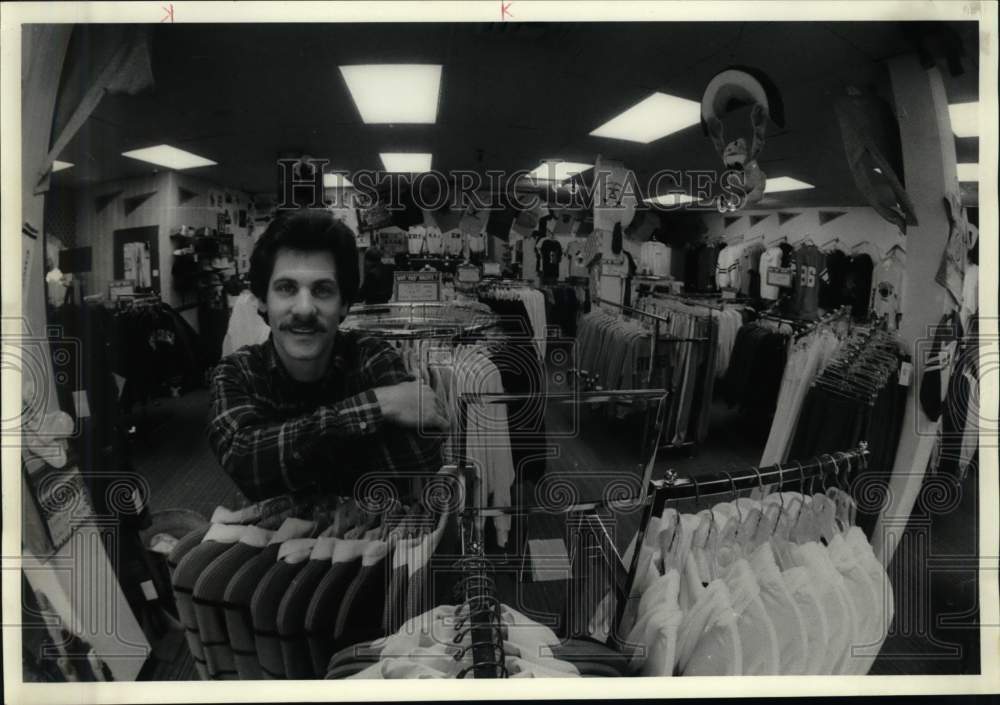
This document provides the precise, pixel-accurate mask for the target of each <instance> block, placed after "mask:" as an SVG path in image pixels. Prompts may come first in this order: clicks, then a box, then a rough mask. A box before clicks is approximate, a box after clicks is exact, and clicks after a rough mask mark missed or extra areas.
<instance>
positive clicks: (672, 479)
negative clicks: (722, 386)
mask: <svg viewBox="0 0 1000 705" xmlns="http://www.w3.org/2000/svg"><path fill="white" fill-rule="evenodd" d="M868 455H869V450H868V443H866V442H865V441H861V442H860V443H858V446H857V447H856V448H854V449H852V450H849V451H842V452H837V453H834V454H824V455H821V456H819V457H815V458H812V459H811V460H808V461H806V462H804V463H802V462H798V461H792V462H789V463H784V464H781V463H779V464H776V465H771V466H769V467H765V468H756V467H754V468H750V470H749V471H744V472H742V473H738V474H734V473H714V474H711V475H705V476H703V477H700V478H697V479H696V478H693V477H679V476H677V475H676V474H675V473H673V472H668V473H667V476H666V477H665V478H664V479H662V480H655V481H651V482H650V484H649V486H648V489H647V491H646V492H645V496H644V498H643V500H644V502H645V504H646V506H645V508H644V509H643V512H642V516H641V519H640V521H639V529H638V532H637V534H636V539H635V550H634V551H633V553H632V560H631V563H630V565H629V568H628V577H627V580H626V592H625V599H624V600H621V601H619V603H618V606H617V609H616V612H615V620H614V623H613V625H612V627H613V628H612V630H611V635H612V636H611V638H612V639H615V638H617V634H618V629H619V626H620V625H621V623H622V619H623V618H624V616H625V610H626V607H627V603H628V599H629V597H630V596H631V594H632V588H633V586H634V585H635V580H636V574H637V572H638V568H639V548H640V547H641V546H642V545H643V542H644V541H645V538H646V530H647V529H648V527H649V521H650V519H651V518H652V517H654V516H659V515H660V514H661V513H662V512H663V509H664V507H665V506H666V503H667V502H674V501H679V500H683V499H696V500H700V499H701V498H702V497H709V496H713V495H721V494H726V495H730V496H733V497H734V498H735V495H736V494H737V493H738V492H742V491H745V490H756V489H762V488H764V487H765V486H773V487H775V489H777V490H778V491H780V490H782V489H783V488H785V487H787V486H788V485H789V484H791V483H796V482H801V483H803V484H804V483H805V482H806V481H807V480H812V479H815V478H817V477H820V478H825V477H826V475H827V473H828V472H829V471H833V472H834V473H835V474H836V475H837V476H838V477H839V475H840V472H842V471H844V464H845V463H846V468H847V472H848V474H850V471H851V470H853V469H863V468H864V467H865V463H866V462H867V458H868Z"/></svg>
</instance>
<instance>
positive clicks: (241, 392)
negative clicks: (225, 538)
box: [208, 362, 383, 500]
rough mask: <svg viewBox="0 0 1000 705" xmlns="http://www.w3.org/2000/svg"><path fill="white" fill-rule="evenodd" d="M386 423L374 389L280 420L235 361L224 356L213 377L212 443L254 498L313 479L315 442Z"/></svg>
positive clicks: (353, 435) (365, 432)
mask: <svg viewBox="0 0 1000 705" xmlns="http://www.w3.org/2000/svg"><path fill="white" fill-rule="evenodd" d="M382 426H383V417H382V412H381V409H380V407H379V404H378V400H377V399H376V397H375V393H374V392H373V391H372V390H366V391H364V392H361V393H359V394H356V395H353V396H351V397H348V398H346V399H344V400H342V401H339V402H336V403H333V404H327V405H324V406H320V407H319V408H317V409H316V410H315V411H313V412H311V413H309V414H304V415H302V416H299V417H295V418H292V419H286V420H283V421H278V420H276V419H274V418H272V417H271V416H270V414H269V413H268V410H267V409H266V408H265V407H263V406H262V405H261V404H260V402H259V401H258V400H257V399H255V398H254V396H253V395H252V393H251V392H250V391H249V390H248V389H247V386H246V383H245V380H244V378H243V376H242V373H241V372H240V370H239V369H238V367H237V366H236V365H234V364H230V363H226V362H223V363H222V364H220V365H219V367H218V368H217V369H216V372H215V375H214V377H213V380H212V411H211V420H210V421H209V434H208V435H209V443H210V445H211V447H212V450H213V452H214V453H215V455H216V457H217V458H218V459H219V463H220V464H221V465H222V467H223V469H224V470H225V471H226V472H227V473H228V474H229V475H230V476H231V477H232V478H233V480H234V481H235V482H236V484H237V485H238V486H239V488H240V489H241V490H242V491H243V493H244V494H245V495H246V496H247V497H248V498H249V499H251V500H258V499H263V498H266V497H271V496H274V495H276V494H281V493H283V492H288V491H295V490H300V489H303V488H305V487H308V486H309V485H312V484H314V483H315V482H316V481H317V479H318V478H316V477H315V476H314V475H313V473H314V472H315V470H316V467H315V466H314V465H313V464H312V463H310V462H309V461H310V455H311V451H312V449H313V448H314V447H315V446H316V444H318V443H321V442H322V441H324V440H325V441H329V440H344V441H346V440H349V439H365V438H369V437H371V436H373V435H374V434H376V433H377V432H378V430H379V429H380V428H381V427H382ZM334 460H335V459H334Z"/></svg>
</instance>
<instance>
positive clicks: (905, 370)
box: [899, 362, 913, 387]
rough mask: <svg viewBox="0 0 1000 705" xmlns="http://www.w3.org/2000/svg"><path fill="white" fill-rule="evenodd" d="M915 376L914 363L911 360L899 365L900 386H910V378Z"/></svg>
mask: <svg viewBox="0 0 1000 705" xmlns="http://www.w3.org/2000/svg"><path fill="white" fill-rule="evenodd" d="M912 377H913V365H911V364H910V363H909V362H903V363H902V364H900V366H899V386H900V387H909V386H910V379H911V378H912Z"/></svg>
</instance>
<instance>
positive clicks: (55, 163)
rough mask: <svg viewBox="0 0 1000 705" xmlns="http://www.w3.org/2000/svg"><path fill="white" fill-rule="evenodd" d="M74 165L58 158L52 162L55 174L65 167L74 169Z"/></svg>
mask: <svg viewBox="0 0 1000 705" xmlns="http://www.w3.org/2000/svg"><path fill="white" fill-rule="evenodd" d="M72 168H73V165H72V164H70V163H69V162H61V161H59V160H58V159H56V160H54V161H53V162H52V173H53V174H55V173H56V172H57V171H62V170H63V169H72Z"/></svg>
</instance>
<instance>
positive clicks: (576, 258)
mask: <svg viewBox="0 0 1000 705" xmlns="http://www.w3.org/2000/svg"><path fill="white" fill-rule="evenodd" d="M586 250H587V243H586V242H585V241H581V240H576V241H575V242H571V243H569V244H568V245H567V246H566V258H567V259H568V260H569V274H568V276H571V277H586V276H588V270H587V252H586Z"/></svg>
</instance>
